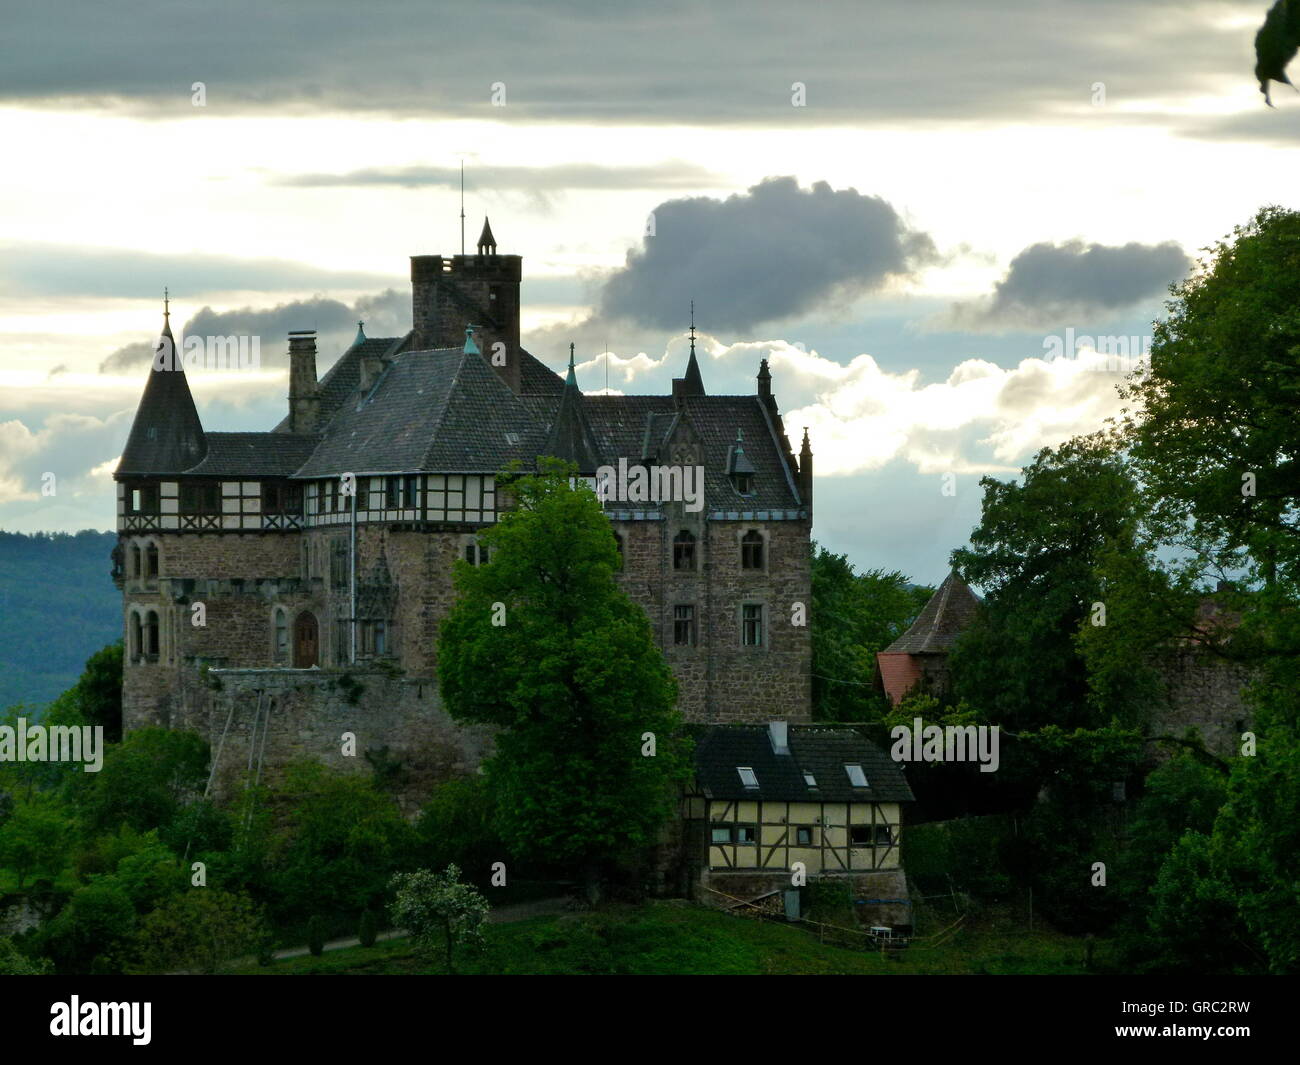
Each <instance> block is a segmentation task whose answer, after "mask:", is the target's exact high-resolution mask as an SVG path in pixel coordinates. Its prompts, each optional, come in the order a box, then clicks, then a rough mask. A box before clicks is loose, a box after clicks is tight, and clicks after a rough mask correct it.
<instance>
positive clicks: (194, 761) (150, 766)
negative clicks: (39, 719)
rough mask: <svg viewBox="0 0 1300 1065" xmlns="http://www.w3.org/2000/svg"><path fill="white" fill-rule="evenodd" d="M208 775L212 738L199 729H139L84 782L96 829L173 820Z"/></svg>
mask: <svg viewBox="0 0 1300 1065" xmlns="http://www.w3.org/2000/svg"><path fill="white" fill-rule="evenodd" d="M207 775H208V744H207V741H206V740H204V739H203V737H201V736H200V735H198V733H195V732H179V731H173V730H171V729H164V728H146V729H137V730H136V731H134V732H132V733H131V734H130V735H129V736H127V737H126V738H125V739H124V740H123V741H122V742H121V743H120V744H118V745H117V746H116V747H113V748H111V749H110V750H109V752H108V755H107V757H106V758H105V759H104V766H103V768H102V769H101V770H100V771H99V772H98V773H94V774H86V776H89V777H91V778H92V779H91V780H90V781H89V782H88V783H87V784H86V785H85V786H84V792H83V796H82V801H83V803H84V808H85V818H86V821H87V824H88V827H90V828H91V829H92V830H102V829H108V828H113V827H116V826H117V825H119V824H128V825H130V826H131V827H132V828H135V829H137V830H138V831H142V832H143V831H147V830H149V829H151V828H163V827H165V826H167V825H169V824H170V823H171V820H172V818H173V817H175V816H176V814H177V812H178V810H179V809H180V807H181V804H182V802H183V801H184V800H186V799H191V798H193V797H195V796H196V795H197V794H198V793H199V792H200V791H201V790H202V788H203V785H204V783H205V782H206V781H207Z"/></svg>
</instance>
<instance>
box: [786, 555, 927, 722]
mask: <svg viewBox="0 0 1300 1065" xmlns="http://www.w3.org/2000/svg"><path fill="white" fill-rule="evenodd" d="M811 547H812V614H811V617H810V618H809V621H810V624H811V630H812V631H811V635H812V673H813V678H812V691H813V695H812V701H813V716H814V717H815V718H817V719H819V720H822V721H863V720H871V719H873V718H879V717H880V716H882V715H883V714H885V713H886V712H887V710H888V706H887V701H886V700H885V697H884V694H883V693H882V692H879V691H878V690H877V689H876V684H875V677H876V652H877V651H882V650H884V649H885V648H886V647H888V646H889V644H891V643H893V641H894V640H896V639H897V638H898V637H899V636H901V635H902V634H903V633H904V632H905V631H906V630H907V627H908V626H909V625H910V624H911V623H912V622H913V621H914V620H915V619H916V615H917V614H919V613H920V611H921V608H922V607H924V606H925V604H926V602H927V601H928V600H929V598H930V596H931V595H932V594H933V591H934V590H933V589H931V588H926V587H923V586H918V585H912V584H910V583H909V581H908V579H907V577H906V576H904V575H903V574H902V573H899V572H897V571H885V570H881V569H873V570H867V571H866V572H865V573H856V572H854V568H853V564H852V563H851V562H850V561H849V560H848V559H847V558H846V557H845V556H844V555H836V554H832V553H831V552H830V551H827V550H826V549H825V548H824V547H819V546H818V545H817V544H816V543H813V544H812V545H811Z"/></svg>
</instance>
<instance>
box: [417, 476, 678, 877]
mask: <svg viewBox="0 0 1300 1065" xmlns="http://www.w3.org/2000/svg"><path fill="white" fill-rule="evenodd" d="M509 490H510V491H511V492H512V493H513V495H514V499H515V504H516V505H515V507H514V509H512V510H510V511H509V512H507V513H506V514H505V515H504V516H503V517H502V519H501V521H500V522H499V523H498V524H497V525H496V526H494V527H493V528H492V529H491V530H489V531H488V532H487V533H484V534H483V539H484V540H485V541H486V542H487V544H488V545H489V548H490V551H491V556H490V557H491V562H490V563H488V564H486V565H481V566H469V565H467V564H465V563H463V562H458V563H457V566H456V575H455V582H456V590H457V594H458V597H457V600H456V602H455V603H454V604H453V606H452V609H451V611H450V613H449V614H448V616H447V618H446V619H445V620H444V622H443V625H442V630H441V639H440V642H439V646H438V675H439V680H440V684H441V690H442V696H443V700H444V703H445V704H446V706H447V709H448V711H449V712H450V713H451V715H452V717H454V718H456V719H457V720H459V721H466V722H476V723H482V724H488V725H493V726H496V727H497V728H498V729H500V732H499V733H498V734H497V737H496V744H497V751H496V754H495V755H494V756H493V757H492V758H491V759H490V760H489V761H488V762H487V763H486V767H485V768H486V772H487V776H488V780H489V783H490V785H491V787H492V789H493V793H494V796H495V801H496V808H497V811H498V818H497V824H498V828H499V830H500V832H501V835H502V838H503V839H504V840H505V842H506V844H507V845H508V846H509V847H510V848H511V850H512V851H513V852H514V853H516V854H519V855H521V856H532V857H536V858H538V859H541V860H548V861H553V862H564V863H572V864H573V865H575V866H577V867H579V868H580V869H581V871H582V876H583V878H584V880H585V881H586V882H587V885H588V891H589V893H590V894H593V895H594V894H596V893H597V890H598V885H599V883H600V882H601V880H602V878H603V876H604V872H605V870H606V869H607V867H608V866H609V864H610V863H611V862H613V861H614V860H616V859H617V858H618V857H620V856H624V855H628V854H629V853H630V852H633V851H636V850H639V849H641V848H644V847H645V846H646V845H648V844H650V843H653V842H654V841H655V839H656V837H657V833H658V832H659V830H660V828H661V826H662V825H663V824H664V822H665V821H666V820H667V819H668V818H669V817H670V816H671V815H672V813H673V811H674V804H675V800H676V789H677V786H678V785H679V784H680V783H681V782H682V781H683V780H684V779H685V778H686V776H687V775H688V773H689V760H688V759H689V747H688V744H687V742H686V740H685V739H684V737H682V736H681V734H680V731H679V730H680V728H681V717H680V715H679V714H678V713H677V711H676V710H675V708H674V703H675V701H676V695H677V686H676V683H675V681H674V680H673V678H672V675H671V673H670V672H669V669H668V666H667V664H666V662H665V661H664V658H663V654H662V652H661V651H660V650H659V648H658V646H657V645H656V644H655V641H654V638H653V635H652V633H651V629H650V623H649V621H648V620H647V619H646V615H645V612H644V611H643V610H642V609H641V608H640V607H639V606H637V605H636V604H635V603H633V602H632V601H631V600H630V599H629V598H628V597H627V595H626V594H625V593H624V592H623V591H622V590H621V589H620V588H619V587H618V585H617V584H616V583H615V581H614V571H615V568H616V566H617V564H618V549H617V547H616V546H615V543H614V537H613V535H612V533H611V530H610V527H609V522H608V520H607V519H606V517H605V515H604V513H603V512H602V510H601V508H600V504H599V503H598V502H597V500H596V497H595V494H594V493H593V492H592V491H591V490H590V489H589V488H588V487H586V486H585V485H584V484H582V483H580V482H579V483H577V485H576V486H573V485H571V483H570V478H569V470H568V468H567V467H565V466H564V465H563V464H560V463H556V462H553V461H544V462H543V464H542V468H541V472H539V473H538V474H536V475H526V476H516V477H515V478H514V479H512V480H511V481H510V482H509Z"/></svg>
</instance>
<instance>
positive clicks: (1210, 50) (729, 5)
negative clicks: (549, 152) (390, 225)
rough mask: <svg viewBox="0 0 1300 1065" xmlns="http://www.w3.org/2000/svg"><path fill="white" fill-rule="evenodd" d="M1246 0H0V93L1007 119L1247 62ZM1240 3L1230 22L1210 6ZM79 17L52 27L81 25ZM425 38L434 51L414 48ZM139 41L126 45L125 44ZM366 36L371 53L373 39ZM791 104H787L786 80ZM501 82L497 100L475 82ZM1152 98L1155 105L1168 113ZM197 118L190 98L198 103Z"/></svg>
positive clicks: (140, 105)
mask: <svg viewBox="0 0 1300 1065" xmlns="http://www.w3.org/2000/svg"><path fill="white" fill-rule="evenodd" d="M1262 6H1263V5H1261V4H1260V2H1259V0H1237V2H1235V3H1228V2H1226V0H1225V2H1218V3H1213V4H1199V5H1189V4H1186V3H1184V2H1183V0H1148V2H1147V3H1145V4H1141V5H1134V4H1133V3H1132V2H1131V0H1062V2H1060V3H1055V4H1051V5H1046V6H1045V5H1043V4H1042V3H1041V0H1004V2H1003V3H1000V4H997V5H976V4H971V3H969V2H968V0H930V2H929V3H928V4H927V5H926V7H925V10H926V13H927V14H926V17H924V18H920V17H918V14H917V12H918V7H917V5H916V3H915V0H875V2H873V3H872V4H871V5H870V6H869V7H868V6H864V5H862V4H861V3H860V2H859V0H824V2H823V3H821V4H819V5H817V6H816V7H815V8H800V9H795V8H793V7H792V6H791V5H790V4H789V3H787V2H785V0H719V2H718V3H716V4H714V5H710V7H709V9H708V11H707V13H704V14H702V13H701V11H700V10H699V5H698V4H694V3H688V2H686V0H663V2H662V3H659V4H656V5H654V6H653V7H648V6H646V5H625V6H621V7H620V6H618V5H610V4H608V3H606V2H601V0H552V2H551V3H548V4H545V5H538V4H536V3H529V2H527V0H478V2H476V3H474V4H465V5H447V4H439V5H425V6H422V7H412V5H410V4H404V3H398V2H395V0H375V2H374V3H371V4H369V5H367V8H366V16H365V17H364V18H360V17H358V14H357V6H356V4H355V0H316V2H314V3H313V4H312V5H311V8H310V15H309V16H308V15H306V14H305V13H304V12H301V11H293V10H290V11H289V12H287V13H284V12H278V11H274V10H272V9H271V8H268V7H267V5H266V4H265V2H264V0H226V2H225V3H223V4H221V5H209V6H197V7H192V8H187V9H186V11H185V12H184V14H183V15H178V14H177V13H176V10H175V5H174V4H171V3H168V2H167V0H117V2H116V3H114V5H113V17H112V18H106V19H95V18H94V12H96V11H97V10H98V8H97V7H96V6H95V5H94V3H93V0H46V2H44V3H41V4H27V5H12V4H11V5H9V7H10V8H13V9H14V10H10V11H7V12H6V26H5V29H6V32H5V34H4V35H3V36H0V70H3V71H4V78H3V81H2V82H0V98H7V99H9V100H36V101H47V100H77V101H82V102H84V101H87V100H90V101H93V102H94V103H95V104H97V105H100V106H104V105H112V104H117V105H119V106H121V107H124V108H129V109H132V110H135V111H142V112H152V113H157V112H170V113H173V114H177V113H188V114H191V115H197V114H199V113H200V109H198V108H195V107H193V106H192V104H191V89H190V86H191V85H192V83H193V82H195V81H199V80H201V81H203V82H204V83H205V85H206V87H207V108H206V109H205V111H204V112H203V113H208V114H211V113H220V114H226V115H228V114H231V113H238V112H248V111H262V112H275V113H278V114H287V113H291V112H292V111H294V110H297V111H309V110H310V111H315V112H321V111H325V112H336V111H353V112H366V111H369V112H377V111H382V112H387V113H391V114H399V115H413V114H418V115H422V116H430V115H432V116H434V117H453V118H489V119H494V118H500V117H502V116H503V112H504V114H506V115H508V116H509V118H510V119H511V120H517V119H523V120H546V121H554V120H570V121H572V120H577V121H591V122H621V121H628V120H633V121H638V122H695V123H701V124H710V125H718V124H733V125H734V124H739V123H754V124H763V125H767V126H777V125H784V124H789V123H791V122H792V121H797V122H800V123H803V124H806V125H814V124H820V125H830V124H834V125H862V124H864V123H870V124H873V125H885V124H890V123H893V124H898V125H909V126H915V124H916V123H917V122H918V121H925V120H939V121H959V120H962V119H964V118H969V117H971V116H981V117H984V118H994V117H1004V118H1007V119H1011V120H1024V119H1025V118H1026V117H1033V116H1035V115H1050V116H1056V115H1059V114H1061V113H1062V111H1064V110H1067V109H1069V108H1070V107H1076V108H1080V109H1085V108H1087V107H1088V92H1089V88H1088V87H1089V85H1090V84H1091V83H1092V82H1093V81H1095V80H1105V81H1107V82H1108V83H1109V84H1110V85H1111V87H1112V93H1116V94H1118V93H1120V92H1122V93H1123V95H1124V97H1125V98H1127V99H1129V100H1134V101H1142V100H1149V99H1152V98H1153V97H1155V98H1163V97H1167V96H1171V95H1173V96H1182V97H1186V96H1195V95H1200V94H1204V95H1209V94H1211V93H1218V92H1221V91H1222V87H1223V85H1224V84H1225V82H1226V83H1227V84H1232V82H1233V81H1236V82H1246V81H1249V70H1250V60H1249V45H1250V40H1251V38H1252V37H1253V34H1254V30H1255V27H1256V26H1257V25H1258V20H1259V14H1260V12H1261V11H1262ZM1237 12H1244V13H1246V14H1247V16H1248V19H1247V22H1246V23H1243V24H1241V25H1237V24H1235V23H1234V21H1233V20H1232V18H1230V17H1225V16H1230V15H1232V14H1235V13H1237ZM90 19H94V21H93V27H94V31H93V32H69V27H77V26H86V25H88V21H87V20H90ZM431 55H436V56H437V61H436V62H432V61H430V56H431ZM141 56H145V57H147V61H142V60H141V58H140V57H141ZM377 57H382V58H381V59H379V60H378V61H377ZM796 80H799V81H803V82H805V83H806V85H807V106H806V107H802V108H798V109H795V108H793V107H792V106H791V84H792V82H794V81H796ZM494 83H500V84H502V85H503V86H504V90H505V98H504V101H502V102H504V104H505V107H504V108H502V107H498V106H493V99H492V95H493V94H492V86H493V84H494ZM1152 111H1153V112H1154V113H1156V114H1157V115H1159V116H1160V117H1161V118H1163V119H1164V120H1166V121H1172V120H1174V118H1175V116H1172V115H1170V114H1168V113H1167V112H1166V113H1164V114H1160V110H1159V109H1158V108H1157V107H1152ZM200 120H201V119H200Z"/></svg>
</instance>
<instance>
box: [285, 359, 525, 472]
mask: <svg viewBox="0 0 1300 1065" xmlns="http://www.w3.org/2000/svg"><path fill="white" fill-rule="evenodd" d="M352 397H353V398H351V399H349V400H347V401H345V402H343V403H342V404H340V406H339V408H338V410H337V413H336V414H335V415H334V417H333V419H332V420H331V421H330V423H329V425H328V426H327V427H326V429H325V433H324V438H323V439H322V441H321V443H320V446H319V447H317V449H316V450H315V452H314V453H313V454H312V456H311V458H310V459H308V460H307V461H306V462H305V463H304V464H303V466H302V468H301V469H300V470H299V471H298V476H300V477H329V476H335V475H338V474H340V473H345V472H349V471H351V472H355V473H402V472H420V471H446V472H463V473H474V472H482V473H495V472H497V471H498V470H500V469H501V467H502V466H504V465H506V464H507V463H509V462H512V461H514V460H515V459H519V460H521V461H524V462H532V461H533V460H534V459H536V457H537V454H538V451H539V449H540V448H541V445H542V443H543V440H544V438H545V431H546V425H545V424H543V423H541V422H539V421H538V420H537V419H536V418H535V416H534V415H533V413H532V412H531V411H530V410H529V408H528V407H527V406H525V405H524V404H523V403H522V402H521V401H520V400H519V397H517V396H516V395H515V394H514V393H513V392H511V391H510V389H509V387H508V386H507V385H506V384H505V382H503V381H502V380H501V378H500V377H498V376H497V374H496V373H495V372H494V371H493V370H492V368H491V367H490V366H489V365H488V364H487V362H486V361H484V359H483V357H482V356H481V355H478V354H474V353H468V354H467V353H466V352H465V351H463V350H462V349H460V348H443V349H440V350H437V351H406V352H402V353H400V354H398V355H395V356H393V357H392V358H390V359H389V361H388V363H387V365H386V366H385V367H384V369H383V371H382V372H381V373H380V375H379V378H378V380H377V381H376V382H375V385H374V387H373V388H372V389H371V391H370V393H369V394H368V395H366V396H364V397H361V396H360V395H359V393H358V392H356V391H354V392H353V393H352Z"/></svg>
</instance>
